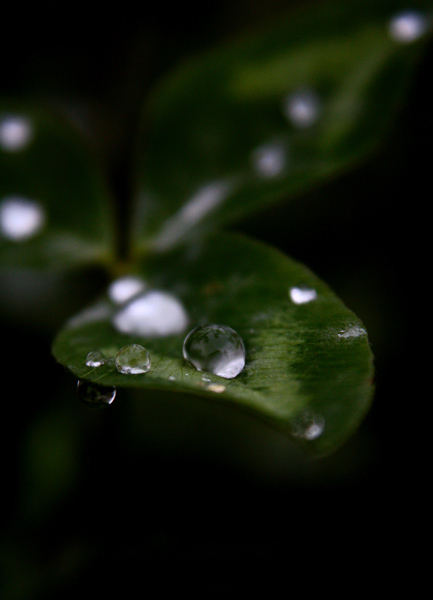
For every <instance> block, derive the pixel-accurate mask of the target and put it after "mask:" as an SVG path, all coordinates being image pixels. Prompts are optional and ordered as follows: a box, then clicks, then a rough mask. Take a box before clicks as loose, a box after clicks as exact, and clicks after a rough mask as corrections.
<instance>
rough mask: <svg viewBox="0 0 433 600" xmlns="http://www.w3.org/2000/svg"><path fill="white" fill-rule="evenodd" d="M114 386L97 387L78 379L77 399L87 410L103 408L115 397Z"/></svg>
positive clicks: (97, 385)
mask: <svg viewBox="0 0 433 600" xmlns="http://www.w3.org/2000/svg"><path fill="white" fill-rule="evenodd" d="M116 392H117V390H116V388H115V387H114V386H105V385H99V384H97V383H92V382H90V381H85V380H84V379H80V380H79V381H78V383H77V393H78V398H79V399H80V400H81V402H83V404H85V405H86V406H88V407H89V408H105V407H106V406H108V405H109V404H111V403H112V402H113V400H114V398H115V397H116Z"/></svg>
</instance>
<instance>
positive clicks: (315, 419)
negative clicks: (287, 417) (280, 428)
mask: <svg viewBox="0 0 433 600" xmlns="http://www.w3.org/2000/svg"><path fill="white" fill-rule="evenodd" d="M324 430H325V419H324V418H323V417H322V416H320V415H316V414H314V413H313V412H311V411H309V410H306V411H305V412H303V413H301V414H300V415H297V416H296V417H295V418H294V419H293V420H292V421H291V423H290V433H291V434H292V435H293V436H294V437H297V438H301V439H304V440H308V441H311V440H315V439H317V438H318V437H320V436H321V435H322V433H323V432H324Z"/></svg>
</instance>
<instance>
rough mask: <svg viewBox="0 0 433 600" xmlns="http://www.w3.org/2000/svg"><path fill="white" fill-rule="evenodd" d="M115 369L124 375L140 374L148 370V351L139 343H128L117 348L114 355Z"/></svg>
mask: <svg viewBox="0 0 433 600" xmlns="http://www.w3.org/2000/svg"><path fill="white" fill-rule="evenodd" d="M115 364H116V369H117V370H118V371H119V373H125V374H126V375H141V374H142V373H147V372H148V371H149V370H150V356H149V352H148V351H147V350H146V348H143V346H140V344H129V345H127V346H124V347H123V348H121V349H120V350H119V352H118V353H117V356H116V361H115Z"/></svg>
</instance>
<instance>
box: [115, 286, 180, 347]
mask: <svg viewBox="0 0 433 600" xmlns="http://www.w3.org/2000/svg"><path fill="white" fill-rule="evenodd" d="M188 321H189V319H188V315H187V313H186V311H185V308H184V307H183V305H182V304H181V302H180V300H178V299H177V298H176V296H174V295H173V294H168V293H167V292H161V291H158V290H151V291H149V292H145V293H144V294H143V295H140V296H136V297H134V298H133V299H132V300H131V301H130V302H128V303H127V304H126V305H125V306H124V307H122V308H121V309H120V310H119V311H118V312H117V313H116V314H115V315H114V318H113V324H114V327H115V328H116V329H117V330H118V331H120V332H121V333H127V334H132V335H139V336H142V337H148V338H156V337H166V336H169V335H177V334H179V333H183V332H184V331H185V329H186V328H187V326H188Z"/></svg>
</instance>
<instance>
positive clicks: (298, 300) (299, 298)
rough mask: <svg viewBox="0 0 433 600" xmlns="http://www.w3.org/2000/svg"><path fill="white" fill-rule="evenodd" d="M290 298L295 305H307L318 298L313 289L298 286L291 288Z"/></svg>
mask: <svg viewBox="0 0 433 600" xmlns="http://www.w3.org/2000/svg"><path fill="white" fill-rule="evenodd" d="M289 296H290V299H291V301H292V302H294V304H306V303H307V302H312V301H313V300H315V299H316V298H317V292H316V290H315V289H313V288H309V287H304V286H299V287H298V286H296V287H292V288H290V290H289Z"/></svg>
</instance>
